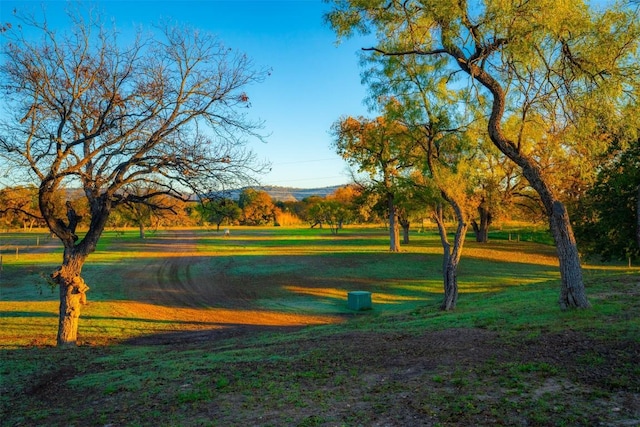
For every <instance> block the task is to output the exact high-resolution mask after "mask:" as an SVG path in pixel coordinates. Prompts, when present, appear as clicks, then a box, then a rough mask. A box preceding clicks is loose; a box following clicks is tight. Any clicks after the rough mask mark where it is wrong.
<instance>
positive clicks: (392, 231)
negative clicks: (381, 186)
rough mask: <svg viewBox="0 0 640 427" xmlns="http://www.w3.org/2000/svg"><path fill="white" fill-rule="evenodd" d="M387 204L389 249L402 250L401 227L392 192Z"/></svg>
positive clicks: (392, 250) (389, 194)
mask: <svg viewBox="0 0 640 427" xmlns="http://www.w3.org/2000/svg"><path fill="white" fill-rule="evenodd" d="M387 205H388V208H389V251H391V252H400V229H399V227H398V218H397V216H396V207H395V204H394V203H393V194H392V193H388V194H387Z"/></svg>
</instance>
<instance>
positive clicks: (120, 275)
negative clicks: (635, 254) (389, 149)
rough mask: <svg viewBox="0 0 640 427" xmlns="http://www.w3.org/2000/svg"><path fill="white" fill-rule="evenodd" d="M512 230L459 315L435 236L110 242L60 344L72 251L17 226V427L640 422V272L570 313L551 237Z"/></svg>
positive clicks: (320, 234) (8, 340)
mask: <svg viewBox="0 0 640 427" xmlns="http://www.w3.org/2000/svg"><path fill="white" fill-rule="evenodd" d="M508 234H509V231H508V230H504V231H502V232H496V233H494V234H493V235H492V241H491V242H490V243H489V244H486V245H481V244H477V243H475V242H470V241H469V242H468V243H467V245H466V248H465V251H464V254H463V259H462V262H461V267H460V272H459V281H460V288H461V295H460V299H459V304H458V310H457V311H456V312H454V313H442V312H440V311H438V310H437V307H438V304H439V302H440V298H441V287H442V284H441V278H440V274H441V267H440V262H441V255H440V251H441V248H440V246H439V241H438V239H437V237H436V236H435V234H434V233H433V232H428V233H413V234H412V235H411V243H410V244H409V245H407V246H404V247H403V251H402V252H401V253H389V252H388V251H387V248H388V241H387V235H386V231H385V230H384V229H380V228H351V229H349V228H348V229H346V230H343V231H342V232H341V233H340V234H338V235H337V236H332V235H331V234H330V233H329V231H328V230H317V229H303V228H298V229H285V228H237V229H232V232H231V236H230V237H229V238H224V237H223V236H222V233H216V232H212V231H207V230H162V231H159V232H157V233H155V234H153V235H151V236H149V237H148V238H147V239H145V240H144V241H141V240H139V239H138V238H137V233H136V232H135V231H126V232H125V233H121V232H118V233H116V232H113V231H110V232H108V233H107V234H106V235H105V237H104V239H103V240H102V242H101V245H100V247H99V250H98V251H97V252H96V253H95V254H92V256H91V257H90V258H89V261H88V263H87V265H86V266H85V269H84V274H83V275H84V277H85V280H86V281H87V284H88V285H89V286H90V287H91V291H90V292H89V293H88V300H89V301H88V304H87V305H86V306H85V307H84V311H83V313H82V315H81V319H80V330H79V341H80V344H81V345H80V347H78V348H77V349H72V350H67V351H60V350H58V349H56V348H55V347H53V345H54V343H55V334H56V327H57V290H55V291H52V290H51V289H49V287H48V285H47V283H46V281H45V280H44V278H43V277H44V276H46V275H47V274H49V273H50V272H51V271H52V270H53V269H54V268H55V267H56V265H57V263H59V261H60V258H61V248H60V247H59V245H58V243H57V242H56V241H55V240H51V239H48V238H47V235H46V234H45V233H44V232H33V233H0V252H1V255H2V271H0V283H1V288H0V291H1V296H0V313H1V316H2V317H1V318H0V346H1V347H0V348H1V350H0V351H1V353H0V356H1V362H0V364H1V365H0V375H1V381H2V382H1V385H0V393H1V397H0V404H1V412H0V423H2V425H7V426H9V425H11V426H12V425H78V426H84V425H96V426H105V425H111V426H120V425H131V426H135V425H166V426H172V425H194V426H195V425H221V426H227V425H274V426H279V425H300V426H312V425H323V426H341V425H345V426H357V425H363V426H370V425H380V426H387V425H388V426H396V425H397V426H405V425H408V426H411V425H416V426H421V425H425V426H431V425H469V426H472V425H543V426H544V425H549V426H552V425H553V426H555V425H607V426H636V425H640V300H639V298H638V296H639V294H640V269H639V268H627V267H626V266H623V265H611V264H607V265H600V264H596V265H585V278H586V282H587V286H588V293H589V297H590V299H591V302H592V304H593V305H594V307H593V308H592V309H590V310H585V311H573V312H560V311H559V309H558V308H557V304H556V300H557V295H558V289H559V285H558V273H557V269H556V260H555V257H554V250H553V248H552V247H550V246H549V245H546V244H543V243H536V242H545V235H544V233H541V232H529V233H525V232H524V231H519V230H514V231H513V234H512V235H513V237H514V239H515V236H517V235H520V236H521V238H520V241H515V240H513V241H509V240H507V236H508ZM350 290H368V291H371V292H372V293H373V305H374V309H373V310H372V311H366V312H351V311H349V310H348V309H347V306H346V295H347V292H348V291H350Z"/></svg>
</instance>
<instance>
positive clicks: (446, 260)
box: [434, 199, 469, 311]
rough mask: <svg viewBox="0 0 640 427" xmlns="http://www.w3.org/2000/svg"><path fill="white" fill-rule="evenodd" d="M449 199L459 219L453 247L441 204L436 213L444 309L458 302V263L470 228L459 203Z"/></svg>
mask: <svg viewBox="0 0 640 427" xmlns="http://www.w3.org/2000/svg"><path fill="white" fill-rule="evenodd" d="M448 201H449V203H450V204H451V206H453V208H454V210H455V211H456V217H457V219H458V227H457V229H456V235H455V238H454V242H453V247H452V246H451V244H450V243H449V240H448V239H447V230H446V228H445V225H444V218H443V214H442V206H441V205H439V206H438V208H437V209H436V213H435V215H434V219H435V221H436V224H437V225H438V232H439V234H440V242H441V243H442V254H443V258H442V278H443V287H444V298H443V300H442V304H441V305H440V309H441V310H444V311H452V310H455V308H456V304H457V303H458V265H459V264H460V258H461V256H462V247H463V246H464V240H465V237H466V234H467V229H468V228H469V225H468V224H467V222H466V221H465V220H464V217H463V216H462V210H461V209H460V207H459V206H458V204H457V203H456V202H455V201H453V200H452V199H451V200H448Z"/></svg>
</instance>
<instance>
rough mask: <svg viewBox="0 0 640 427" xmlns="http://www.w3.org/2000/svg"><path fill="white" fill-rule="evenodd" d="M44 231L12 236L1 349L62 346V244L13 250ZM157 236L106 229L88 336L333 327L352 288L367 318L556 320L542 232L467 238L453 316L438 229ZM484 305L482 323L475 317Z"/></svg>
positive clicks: (85, 315)
mask: <svg viewBox="0 0 640 427" xmlns="http://www.w3.org/2000/svg"><path fill="white" fill-rule="evenodd" d="M34 235H35V234H30V233H25V234H24V235H23V234H22V233H12V234H11V235H3V236H2V237H3V239H2V242H3V246H2V255H3V271H2V272H0V281H1V288H0V291H1V293H0V311H1V313H2V317H1V318H0V330H2V331H4V332H0V344H1V345H2V346H12V345H13V346H25V345H30V344H34V343H40V344H46V345H53V343H54V340H55V332H56V328H57V299H58V294H57V290H51V289H50V288H49V286H48V285H47V282H46V276H47V275H48V274H50V273H51V272H52V271H53V270H54V269H55V268H56V266H57V265H58V263H59V262H60V261H61V248H60V247H59V245H55V242H49V243H48V244H47V245H48V246H47V245H45V246H44V248H43V245H35V244H31V245H27V244H22V246H20V248H21V249H19V254H18V256H15V254H14V253H13V252H12V251H14V249H11V248H10V246H11V245H18V244H20V242H21V241H22V243H24V241H29V242H34ZM38 235H40V236H43V234H42V233H41V232H40V233H39V234H38ZM148 236H149V237H148V238H147V239H145V240H140V239H139V238H138V234H137V230H126V231H124V232H117V233H116V232H115V231H108V232H106V233H105V235H104V237H103V239H102V240H101V242H100V245H99V247H98V250H97V251H96V252H95V253H93V254H91V256H90V257H89V260H88V262H87V264H86V265H85V268H84V270H83V277H84V278H85V280H86V281H87V283H88V285H89V286H90V288H91V290H90V292H89V294H88V299H89V304H88V305H87V306H85V307H84V308H83V312H82V314H81V319H80V330H79V337H80V341H81V342H84V343H107V342H113V341H119V340H126V339H128V338H132V337H137V336H141V335H144V334H150V333H161V332H170V331H179V330H193V329H214V328H222V327H228V326H229V325H272V326H276V325H280V326H293V325H317V324H323V323H326V324H333V323H336V322H339V321H341V319H343V316H345V315H353V314H354V313H352V312H350V311H349V310H348V308H347V305H346V299H347V293H348V292H349V291H352V290H367V291H370V292H372V301H373V305H374V310H373V311H372V312H371V313H368V314H367V316H372V315H374V316H375V315H393V314H394V313H396V312H403V311H408V310H419V311H420V313H423V314H425V318H426V319H429V322H430V323H429V324H430V325H431V327H434V326H437V325H439V324H440V322H441V320H440V319H442V325H448V326H455V325H474V326H482V327H497V326H499V325H501V324H503V323H504V317H505V315H507V316H513V317H514V319H515V320H514V323H513V324H514V325H516V327H518V326H517V325H518V324H519V322H520V321H521V322H522V325H523V326H526V325H528V324H529V323H530V322H534V323H536V322H540V321H541V319H547V318H548V319H551V318H553V319H557V318H558V308H557V303H556V301H557V293H558V288H559V285H558V280H559V274H558V271H557V259H556V258H555V250H554V248H553V247H552V246H549V245H545V244H542V243H536V242H535V241H536V240H540V241H544V238H541V239H536V238H532V240H534V241H523V239H521V240H520V241H514V240H512V241H509V240H508V239H505V240H492V241H491V242H490V243H489V244H486V245H483V244H478V243H475V242H473V241H468V242H467V244H466V246H465V250H464V253H463V258H462V261H461V263H460V267H459V274H458V281H459V287H460V298H459V302H458V306H459V309H458V311H457V315H456V319H455V321H452V320H451V319H450V318H449V317H448V316H447V315H446V314H443V313H440V312H439V311H438V310H437V306H438V304H439V302H440V298H441V297H442V292H443V290H442V267H441V251H442V249H441V247H440V245H439V240H438V236H437V235H436V233H435V232H434V231H433V230H428V231H427V232H424V233H412V234H411V241H410V243H409V244H408V245H403V246H402V251H401V252H400V253H390V252H388V235H387V231H386V230H385V229H383V228H379V227H378V228H376V227H366V228H355V227H353V228H347V229H345V230H341V232H340V233H339V234H338V236H333V235H331V234H330V232H329V230H326V229H324V230H319V229H309V228H281V227H264V228H248V227H244V228H240V227H239V228H233V229H232V231H231V236H230V237H224V235H223V233H222V232H215V231H210V230H159V231H156V232H153V233H149V235H148ZM532 236H535V233H533V234H532ZM43 239H45V237H41V242H42V241H43ZM9 242H10V243H9ZM182 258H188V259H189V260H190V261H189V262H188V263H187V264H186V265H187V266H186V267H181V266H180V265H179V264H173V261H172V260H180V259H182ZM174 270H175V271H174ZM584 271H585V278H586V279H587V280H588V281H591V283H593V281H600V280H601V279H602V280H605V281H606V279H607V276H608V274H610V273H611V272H616V273H625V272H629V271H631V272H634V271H635V272H636V274H637V273H638V270H637V269H636V270H633V269H632V270H629V269H628V268H625V267H623V266H621V265H611V264H589V265H587V266H586V268H585V270H584ZM514 292H515V293H517V295H518V298H517V302H516V303H513V304H512V305H513V307H512V308H509V309H508V310H507V312H508V313H506V314H505V311H504V308H500V309H495V313H494V314H491V313H492V312H493V310H494V309H493V308H491V307H489V305H488V304H493V305H495V306H496V307H501V305H500V301H501V300H506V299H513V298H515V295H516V294H514ZM170 293H174V294H175V296H176V298H175V299H174V300H171V301H173V303H171V304H166V303H153V302H152V300H153V298H155V296H156V295H159V294H170ZM205 294H206V295H205ZM205 297H206V298H205ZM229 298H231V299H229ZM234 298H235V299H234ZM592 300H593V301H594V302H596V304H597V308H596V310H595V312H599V311H598V310H606V309H605V308H603V307H602V305H600V304H599V302H600V297H599V296H598V295H593V296H592ZM488 301H491V303H489V302H488ZM540 301H544V302H545V303H544V304H543V305H540V304H539V302H540ZM607 301H609V300H608V299H607ZM533 302H535V303H536V304H533ZM530 306H535V307H543V308H538V309H535V310H532V309H531V308H530ZM421 307H422V308H421ZM424 307H426V308H424ZM475 307H478V310H479V311H478V312H481V313H482V314H481V315H478V316H480V317H481V319H476V318H475V317H474V316H475V314H474V313H475V312H476V311H475ZM425 310H426V311H425ZM536 310H537V311H536ZM523 313H528V315H527V316H526V317H524V316H523ZM560 316H564V314H560ZM561 318H562V317H561ZM573 318H574V317H572V319H573ZM445 319H446V320H445ZM519 319H525V320H519ZM451 322H453V323H454V324H453V325H452V324H451Z"/></svg>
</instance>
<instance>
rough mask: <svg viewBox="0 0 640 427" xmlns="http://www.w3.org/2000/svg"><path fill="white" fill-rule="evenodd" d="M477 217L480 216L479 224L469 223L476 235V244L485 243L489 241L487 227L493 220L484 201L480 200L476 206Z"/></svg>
mask: <svg viewBox="0 0 640 427" xmlns="http://www.w3.org/2000/svg"><path fill="white" fill-rule="evenodd" d="M478 215H479V216H480V224H478V223H477V222H476V221H475V220H473V221H471V226H472V227H473V232H474V234H475V235H476V242H479V243H487V242H488V241H489V226H490V225H491V221H492V219H493V218H492V217H491V212H489V209H488V208H487V204H486V202H485V200H484V199H482V201H481V202H480V205H479V206H478Z"/></svg>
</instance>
